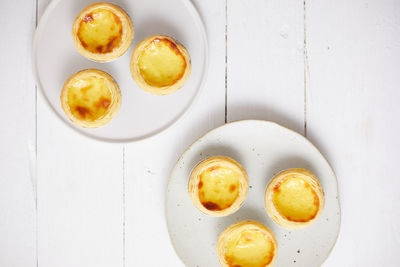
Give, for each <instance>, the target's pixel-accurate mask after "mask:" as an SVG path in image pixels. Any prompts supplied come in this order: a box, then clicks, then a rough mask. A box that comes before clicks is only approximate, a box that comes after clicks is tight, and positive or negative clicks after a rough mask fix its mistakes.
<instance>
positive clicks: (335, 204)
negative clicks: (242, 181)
mask: <svg viewBox="0 0 400 267" xmlns="http://www.w3.org/2000/svg"><path fill="white" fill-rule="evenodd" d="M213 155H223V156H228V157H231V158H233V159H236V160H237V161H238V162H240V163H241V164H242V165H243V167H244V168H245V169H246V171H247V174H248V176H249V192H248V195H247V198H246V200H245V202H244V204H243V206H242V207H241V208H240V209H239V210H238V211H237V212H236V213H234V214H232V215H230V216H227V217H222V218H215V217H210V216H207V215H204V214H203V213H201V212H200V211H199V210H198V209H197V208H196V207H195V206H194V205H193V203H192V201H191V200H190V198H189V194H188V179H189V175H190V172H191V170H192V168H193V167H194V166H195V165H196V164H197V163H198V162H200V161H201V160H203V159H205V158H208V157H210V156H213ZM295 167H299V168H306V169H309V170H310V171H312V172H313V173H315V174H316V176H317V177H318V178H319V180H320V182H321V184H322V187H323V189H324V193H325V208H324V211H323V213H322V215H321V217H320V218H319V219H318V220H317V221H316V222H315V223H314V224H313V225H311V226H310V227H308V228H305V229H302V230H287V229H285V228H283V227H280V226H278V225H277V224H276V223H274V222H273V221H272V219H271V218H270V217H269V216H268V214H267V212H266V210H265V207H264V192H265V189H266V186H267V184H268V182H269V181H270V179H271V178H272V177H273V176H274V175H275V174H277V173H278V172H280V171H281V170H285V169H288V168H295ZM166 209H167V210H166V216H167V225H168V230H169V234H170V237H171V240H172V243H173V245H174V247H175V250H176V252H177V254H178V256H179V257H180V258H181V259H182V261H183V262H184V263H185V265H186V266H191V267H192V266H193V267H195V266H196V267H197V266H198V267H214V266H215V267H217V266H220V264H219V262H218V257H217V254H216V243H217V240H218V236H219V234H220V233H221V232H222V231H223V230H224V229H225V228H227V227H228V226H229V225H231V224H233V223H236V222H238V221H242V220H255V221H258V222H260V223H263V224H264V225H266V226H268V227H269V228H270V229H271V230H272V232H273V233H274V234H275V237H276V239H277V241H278V246H279V248H278V258H277V262H276V265H275V266H281V267H288V266H297V267H299V266H304V267H313V266H320V265H321V264H322V263H323V262H324V260H325V259H326V258H327V257H328V255H329V253H330V251H331V249H332V248H333V246H334V244H335V242H336V239H337V236H338V233H339V227H340V207H339V199H338V191H337V181H336V176H335V174H334V172H333V170H332V168H331V167H330V166H329V163H328V162H327V161H326V159H325V158H324V157H323V156H322V155H321V153H320V152H319V151H318V149H317V148H316V147H315V146H314V145H313V144H311V143H310V142H309V141H308V140H307V139H306V138H304V137H303V136H302V135H300V134H298V133H296V132H293V131H291V130H289V129H287V128H284V127H282V126H280V125H278V124H276V123H273V122H267V121H257V120H245V121H238V122H233V123H229V124H226V125H223V126H221V127H219V128H216V129H214V130H212V131H211V132H209V133H207V134H206V135H204V136H203V137H201V138H200V139H199V140H197V141H196V142H195V143H194V144H193V145H191V146H190V147H189V148H188V149H187V150H186V152H185V153H183V155H182V157H181V158H180V159H179V161H178V163H177V164H176V166H175V169H174V170H173V172H172V175H171V178H170V182H169V185H168V192H167V203H166Z"/></svg>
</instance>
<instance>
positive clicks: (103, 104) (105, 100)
mask: <svg viewBox="0 0 400 267" xmlns="http://www.w3.org/2000/svg"><path fill="white" fill-rule="evenodd" d="M110 104H111V100H110V99H108V98H104V97H102V98H100V99H99V101H97V103H96V106H97V107H99V108H105V109H107V108H108V107H109V106H110Z"/></svg>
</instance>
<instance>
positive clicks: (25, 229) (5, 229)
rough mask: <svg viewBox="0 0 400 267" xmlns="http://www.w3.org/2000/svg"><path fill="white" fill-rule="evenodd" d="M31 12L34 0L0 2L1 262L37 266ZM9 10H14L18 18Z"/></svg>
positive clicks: (11, 266) (19, 266)
mask: <svg viewBox="0 0 400 267" xmlns="http://www.w3.org/2000/svg"><path fill="white" fill-rule="evenodd" d="M21 6H23V7H24V8H23V9H21ZM35 12H36V5H35V2H34V1H32V0H31V1H20V0H17V1H2V3H1V8H0V25H1V27H0V34H1V36H2V42H0V49H1V51H2V57H1V60H0V70H1V74H0V88H1V93H2V97H3V101H2V103H1V105H0V113H1V114H2V126H1V129H0V147H1V149H0V250H1V252H0V266H4V267H32V266H35V265H36V236H35V228H36V222H35V220H36V216H35V195H36V192H35V191H36V189H35V157H36V155H35V154H36V152H35V150H36V147H35V83H34V81H33V76H32V74H31V73H32V72H31V50H30V45H29V44H30V42H31V39H32V35H33V32H34V29H35ZM13 14H18V19H17V20H15V19H12V17H11V15H13Z"/></svg>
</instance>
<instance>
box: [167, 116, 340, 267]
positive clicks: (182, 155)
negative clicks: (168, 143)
mask: <svg viewBox="0 0 400 267" xmlns="http://www.w3.org/2000/svg"><path fill="white" fill-rule="evenodd" d="M246 122H261V123H266V124H270V125H274V126H278V127H280V128H283V129H285V130H287V131H289V132H291V133H292V134H294V135H296V136H297V137H300V138H302V139H304V140H305V141H306V142H308V143H309V144H310V145H311V146H312V147H314V148H315V149H316V150H317V152H318V153H319V154H320V155H321V158H322V159H323V160H324V161H325V162H326V163H327V164H328V166H329V168H330V169H331V170H332V173H333V177H334V178H335V186H336V191H337V196H338V198H337V202H338V209H339V225H338V231H337V233H336V236H335V240H334V242H333V245H332V247H331V248H330V249H329V251H328V255H327V257H326V258H325V259H324V260H323V261H322V262H321V265H320V266H322V265H323V264H324V263H325V262H326V260H327V259H328V258H329V256H330V255H331V253H332V250H333V248H334V247H335V246H336V243H337V240H338V238H339V235H340V231H341V228H342V209H341V205H340V193H339V184H338V180H337V176H336V173H335V170H334V169H333V168H332V165H331V164H330V163H329V161H328V160H327V159H326V158H325V156H324V154H322V152H321V151H320V150H319V149H318V147H317V146H315V145H314V144H313V143H312V142H311V141H310V140H309V139H308V138H307V137H305V136H304V135H302V134H300V133H298V132H296V131H294V130H292V129H290V128H288V127H286V126H283V125H282V124H279V123H277V122H275V121H270V120H261V119H242V120H235V121H231V122H226V123H224V124H222V125H220V126H217V127H215V128H213V129H211V130H208V131H206V132H205V133H204V134H203V135H201V136H200V137H199V138H197V139H196V140H195V141H194V142H193V143H191V144H190V145H189V146H188V147H187V148H186V149H185V150H184V151H183V152H182V154H181V156H180V157H179V159H178V160H177V161H176V163H175V165H174V167H173V169H172V171H171V174H170V175H169V178H168V183H167V188H166V192H165V200H164V219H165V224H166V226H167V231H168V236H169V240H170V242H171V245H172V247H173V249H174V251H175V254H176V255H177V257H178V258H179V260H180V261H181V262H182V263H183V264H184V265H185V266H189V265H188V264H187V263H186V262H185V261H184V260H183V258H182V257H181V256H180V254H179V253H178V250H177V248H176V245H175V243H174V241H173V239H172V233H171V231H170V227H169V223H168V191H169V190H170V185H171V180H172V176H173V173H175V171H176V170H177V169H178V164H179V162H180V161H181V160H182V159H183V157H184V156H185V154H186V153H188V151H189V150H190V149H191V148H192V147H193V146H194V145H195V144H197V143H199V142H200V141H201V140H202V139H203V138H204V137H205V136H207V135H208V134H210V133H212V132H214V131H217V130H219V129H220V128H224V127H229V126H230V125H231V124H240V123H246Z"/></svg>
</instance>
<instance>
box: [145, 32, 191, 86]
mask: <svg viewBox="0 0 400 267" xmlns="http://www.w3.org/2000/svg"><path fill="white" fill-rule="evenodd" d="M138 66H139V70H140V75H141V76H142V78H143V79H144V80H145V82H146V83H147V84H148V85H150V86H154V87H164V86H171V85H173V84H175V83H176V82H177V81H179V80H180V79H181V78H182V76H183V74H184V73H185V69H186V60H185V57H184V56H183V55H182V53H181V51H180V50H179V48H178V47H177V46H176V45H175V44H174V43H173V42H171V41H170V40H168V39H161V38H156V39H154V40H153V41H151V42H150V43H149V44H147V46H146V47H145V48H144V49H143V50H142V51H141V53H140V55H139V59H138Z"/></svg>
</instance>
